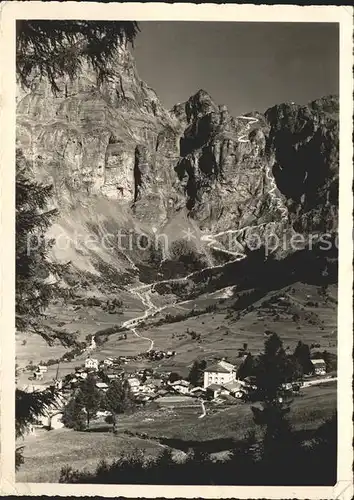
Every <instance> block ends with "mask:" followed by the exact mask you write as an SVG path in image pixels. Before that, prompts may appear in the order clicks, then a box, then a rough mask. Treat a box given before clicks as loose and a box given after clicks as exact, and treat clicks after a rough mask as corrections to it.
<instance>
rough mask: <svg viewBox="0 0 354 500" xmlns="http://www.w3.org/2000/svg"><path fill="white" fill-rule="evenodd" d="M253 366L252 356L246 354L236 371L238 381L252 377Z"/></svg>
mask: <svg viewBox="0 0 354 500" xmlns="http://www.w3.org/2000/svg"><path fill="white" fill-rule="evenodd" d="M255 365H256V363H255V360H254V358H253V356H252V354H251V353H248V354H247V356H246V358H245V360H244V361H243V363H242V364H241V366H240V367H239V369H238V370H237V378H238V379H239V380H244V379H245V378H246V377H251V376H252V375H254V371H255Z"/></svg>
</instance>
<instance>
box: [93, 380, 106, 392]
mask: <svg viewBox="0 0 354 500" xmlns="http://www.w3.org/2000/svg"><path fill="white" fill-rule="evenodd" d="M96 387H97V389H99V390H100V391H103V392H106V391H107V389H108V384H106V383H105V382H96Z"/></svg>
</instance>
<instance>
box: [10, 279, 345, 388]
mask: <svg viewBox="0 0 354 500" xmlns="http://www.w3.org/2000/svg"><path fill="white" fill-rule="evenodd" d="M277 294H278V295H279V294H280V295H281V294H283V295H284V297H286V298H287V299H288V300H289V301H290V306H288V307H287V308H285V309H284V308H281V303H280V305H279V304H275V305H274V306H272V307H271V310H269V308H267V307H265V306H264V303H265V302H266V301H269V299H271V298H272V296H274V293H268V294H267V295H265V296H264V297H263V298H262V299H261V300H258V301H257V302H255V303H254V304H253V307H252V310H250V311H249V312H243V313H242V314H241V317H240V318H238V317H237V314H236V311H234V310H233V309H232V305H233V303H234V302H235V300H234V297H233V291H232V288H230V287H229V288H227V289H225V290H221V291H219V292H216V293H215V292H214V293H212V294H209V295H204V296H200V297H198V298H197V299H194V300H191V301H188V302H187V303H182V304H178V305H176V306H174V307H172V306H171V307H170V308H168V309H165V310H164V311H163V312H162V313H160V314H158V315H156V316H155V317H154V318H151V319H149V320H147V322H146V326H143V327H141V328H139V330H138V334H139V335H140V336H142V337H146V338H149V339H151V340H153V341H154V349H157V350H165V351H167V350H175V351H176V353H177V355H176V356H175V357H173V358H170V359H166V360H161V361H159V362H151V361H147V360H143V361H139V362H132V363H131V364H130V365H129V367H128V366H127V368H128V369H131V370H133V369H135V368H142V367H145V366H149V367H153V368H155V369H157V370H159V371H172V370H173V371H177V372H178V373H180V375H182V376H186V375H187V374H188V371H189V369H190V366H191V365H192V363H193V361H194V360H195V359H206V360H211V359H212V358H214V357H215V356H219V357H227V358H229V359H230V360H231V361H232V360H235V359H236V358H237V355H238V350H239V349H240V348H241V347H242V346H243V344H244V343H247V346H248V350H249V351H251V352H252V353H254V354H257V353H259V352H260V351H261V350H262V348H263V345H264V332H265V330H272V331H275V332H277V333H278V334H279V336H280V337H281V339H282V340H283V343H284V347H285V348H287V349H288V352H291V351H292V350H293V349H294V348H295V346H296V344H297V342H298V341H299V340H302V341H303V342H306V343H308V344H309V345H311V344H319V346H320V349H321V350H324V349H326V350H328V351H330V352H336V351H337V336H336V323H337V305H336V289H335V288H334V287H333V288H331V287H330V288H329V290H328V296H329V297H330V300H329V301H326V302H325V301H324V300H323V297H321V296H320V294H319V288H318V287H316V286H313V285H306V284H303V283H296V284H294V285H293V286H292V287H287V288H286V289H283V290H279V291H278V292H277ZM119 298H121V300H122V301H123V303H124V308H123V314H109V313H107V312H106V311H103V310H102V308H101V307H88V306H81V307H80V309H79V310H74V308H73V306H71V305H67V306H66V307H64V308H63V307H62V306H52V307H51V308H50V309H49V310H48V322H49V323H50V322H51V323H52V324H53V326H55V327H56V328H58V326H57V325H61V328H62V329H63V331H64V330H65V331H67V332H72V333H74V332H78V335H79V340H84V339H85V337H86V335H87V334H89V333H90V334H93V333H95V332H97V331H99V330H102V329H103V328H107V327H109V326H115V325H118V326H119V325H121V324H122V322H123V321H125V320H127V319H130V318H134V317H137V316H141V315H142V313H143V311H144V306H143V304H142V303H141V302H140V301H139V300H138V299H137V298H136V297H135V296H133V295H132V294H130V293H128V292H126V291H122V292H121V295H120V297H119ZM152 299H153V301H154V303H157V304H158V305H160V304H161V302H162V301H163V297H160V296H158V295H157V296H155V295H153V297H152ZM311 303H316V306H317V307H314V306H311V305H309V304H311ZM210 305H213V306H214V308H215V311H213V312H206V313H204V314H200V315H196V316H192V317H186V318H185V319H183V318H182V320H181V321H176V322H165V323H164V324H160V325H156V324H155V323H156V322H157V321H160V322H163V318H165V317H166V314H167V313H170V314H172V315H176V314H183V315H187V314H188V313H189V312H190V311H191V310H193V309H194V310H196V311H198V310H205V308H206V307H207V306H210ZM276 312H278V313H279V314H278V316H276V315H275V313H276ZM294 314H297V315H298V316H299V320H298V321H294V319H293V317H294ZM188 330H189V332H192V331H194V332H196V334H200V336H201V338H200V340H199V341H198V340H193V339H192V337H191V334H190V333H188ZM120 336H121V334H120V333H117V334H112V335H110V336H109V337H108V340H107V341H106V342H105V343H104V344H103V345H102V346H100V347H98V348H97V349H96V350H95V354H94V356H95V357H96V358H98V359H99V360H101V359H104V358H105V357H107V356H119V355H122V356H125V355H136V354H139V353H141V352H144V351H146V350H147V349H148V347H149V346H150V341H149V340H146V339H142V338H139V337H138V336H136V335H134V334H133V333H132V332H130V331H127V339H126V340H119V337H120ZM24 341H25V344H24ZM64 353H65V348H64V347H63V346H61V345H60V344H59V343H56V344H55V345H53V346H50V347H49V346H48V345H47V344H46V342H45V341H44V340H43V339H41V337H39V336H38V335H32V336H30V335H28V334H24V333H21V334H18V336H17V342H16V357H17V363H18V365H19V366H20V367H21V368H24V367H25V366H26V365H27V364H28V363H29V362H30V361H32V362H33V363H38V362H39V361H41V360H43V361H45V360H48V359H51V358H52V359H53V358H58V357H60V356H62V355H63V354H64ZM85 357H86V355H81V356H79V357H77V358H76V359H74V360H73V361H71V362H65V363H61V364H60V373H59V375H60V376H61V377H63V376H64V375H66V374H67V373H70V372H72V371H73V370H74V368H75V366H78V365H80V364H82V363H83V361H84V359H85ZM56 370H57V365H54V366H52V367H50V368H49V369H48V373H47V374H46V375H45V377H44V379H43V382H42V383H47V382H48V381H50V380H52V379H53V378H54V377H55V375H56ZM29 375H30V373H28V372H27V373H20V375H19V379H18V383H19V385H28V384H30V382H29V381H28V377H29Z"/></svg>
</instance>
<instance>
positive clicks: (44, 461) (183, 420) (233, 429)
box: [17, 383, 336, 482]
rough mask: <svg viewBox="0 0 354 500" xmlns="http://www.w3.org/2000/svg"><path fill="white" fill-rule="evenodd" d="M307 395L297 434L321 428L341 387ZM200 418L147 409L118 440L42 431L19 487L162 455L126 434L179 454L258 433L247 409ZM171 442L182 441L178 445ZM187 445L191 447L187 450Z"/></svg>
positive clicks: (295, 414)
mask: <svg viewBox="0 0 354 500" xmlns="http://www.w3.org/2000/svg"><path fill="white" fill-rule="evenodd" d="M303 394H304V395H303V396H302V397H298V398H296V399H295V400H294V402H293V405H292V411H291V414H290V415H291V417H290V418H291V422H292V423H293V425H294V427H295V428H301V429H304V428H315V427H318V426H319V425H320V424H321V423H322V422H323V420H325V419H327V418H329V417H330V416H331V414H332V413H333V411H334V409H335V407H336V385H335V384H334V383H331V384H328V385H327V384H326V385H324V386H318V387H312V388H308V389H304V390H303ZM200 413H201V410H200V407H199V406H196V407H195V408H170V409H168V408H166V409H163V410H158V411H157V410H148V409H146V410H144V411H141V412H139V413H137V414H135V415H133V416H130V417H128V416H123V417H122V418H121V419H120V421H119V434H118V435H117V436H113V434H111V433H109V432H91V433H87V432H86V433H85V432H76V431H70V430H66V429H60V430H56V431H50V432H48V431H41V432H40V433H39V435H38V436H29V437H27V438H26V439H25V440H24V443H23V444H24V445H25V450H24V457H25V463H24V465H22V466H21V468H20V470H19V472H18V474H17V481H19V482H56V481H58V478H59V473H60V469H61V468H62V467H64V466H65V465H67V464H70V466H72V467H73V468H80V469H82V468H84V467H85V468H89V469H93V468H94V467H95V465H96V464H97V462H98V461H99V460H100V459H102V458H105V459H106V460H108V461H109V460H112V459H114V458H115V457H116V456H117V455H118V454H119V453H120V452H121V451H124V452H125V453H129V452H131V451H132V450H133V448H134V447H137V448H140V449H143V450H144V452H145V454H146V455H147V456H156V454H157V453H158V452H160V451H161V450H162V448H161V446H160V445H159V444H158V442H157V441H154V440H146V439H144V440H143V439H139V438H136V437H132V436H128V435H127V434H125V432H126V431H130V432H145V433H147V434H148V435H149V436H150V437H155V438H167V441H166V440H165V441H164V442H165V443H166V444H170V445H171V446H179V447H180V449H182V448H183V447H185V449H187V448H188V446H189V444H190V443H188V442H187V441H191V440H196V441H201V442H202V441H206V440H213V439H217V440H222V441H221V442H220V443H219V447H220V448H221V449H222V448H223V446H224V448H225V449H227V447H228V446H229V445H228V443H229V440H230V439H232V440H238V439H242V438H243V436H244V435H245V433H246V431H248V430H250V429H252V428H253V427H254V423H253V420H252V416H251V409H250V405H248V404H242V403H240V404H235V405H233V406H231V407H229V408H226V409H223V410H219V411H218V412H217V413H214V414H211V415H208V416H207V417H205V418H204V419H201V420H199V419H198V416H199V415H200ZM168 439H178V440H181V441H180V444H178V443H177V442H176V441H173V442H172V441H171V442H169V441H168ZM183 441H185V442H186V443H184V445H183ZM224 443H225V444H224ZM19 444H20V443H19ZM213 446H215V445H213Z"/></svg>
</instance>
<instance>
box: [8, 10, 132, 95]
mask: <svg viewBox="0 0 354 500" xmlns="http://www.w3.org/2000/svg"><path fill="white" fill-rule="evenodd" d="M16 28H17V51H16V69H17V76H18V79H19V81H20V83H21V84H22V85H23V86H24V87H28V86H29V85H30V83H31V77H32V76H33V74H37V75H39V76H40V77H45V78H48V80H49V82H50V84H51V87H52V89H53V91H55V92H56V91H58V90H59V87H58V79H59V78H62V77H64V76H69V78H71V79H73V78H74V77H75V76H76V75H77V73H78V72H79V71H80V69H81V68H82V66H83V64H84V63H89V64H90V65H91V66H92V67H93V68H94V70H95V71H96V73H97V77H98V80H99V81H102V80H103V79H104V78H105V77H106V76H107V65H108V64H109V63H110V62H112V60H113V59H114V54H115V51H116V50H117V48H118V47H119V45H120V44H121V43H122V42H123V41H124V40H126V41H128V42H130V43H133V41H134V38H135V36H136V34H137V33H138V30H139V28H138V25H137V23H136V22H134V21H85V20H80V21H65V20H32V19H31V20H21V21H17V26H16Z"/></svg>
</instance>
